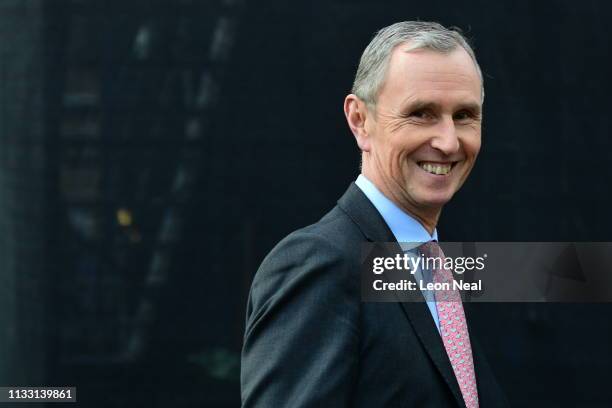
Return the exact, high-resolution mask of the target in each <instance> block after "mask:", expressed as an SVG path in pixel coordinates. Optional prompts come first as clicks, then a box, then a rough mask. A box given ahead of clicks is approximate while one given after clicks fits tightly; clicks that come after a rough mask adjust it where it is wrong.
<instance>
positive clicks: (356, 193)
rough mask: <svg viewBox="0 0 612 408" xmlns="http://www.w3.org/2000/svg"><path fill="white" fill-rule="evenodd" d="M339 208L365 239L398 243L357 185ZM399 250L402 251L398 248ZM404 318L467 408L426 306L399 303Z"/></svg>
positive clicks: (417, 303)
mask: <svg viewBox="0 0 612 408" xmlns="http://www.w3.org/2000/svg"><path fill="white" fill-rule="evenodd" d="M338 206H339V207H340V209H341V210H343V211H344V212H345V213H346V214H347V216H348V217H349V218H350V219H351V220H352V221H353V222H354V223H355V225H357V227H358V228H359V229H360V230H361V232H362V233H363V235H364V236H365V237H366V239H367V240H368V241H370V242H395V243H397V241H396V239H395V236H394V235H393V233H392V232H391V230H390V229H389V227H388V226H387V224H386V223H385V220H384V219H383V218H382V216H381V215H380V213H379V212H378V210H376V207H374V205H373V204H372V203H371V202H370V200H369V199H368V198H367V196H366V195H365V194H364V193H363V191H361V189H360V188H359V187H357V185H355V183H351V185H350V186H349V188H348V190H347V191H346V192H345V193H344V195H343V196H342V197H341V198H340V200H338ZM397 250H398V251H401V248H400V247H399V245H398V246H397ZM398 303H399V304H400V306H401V308H402V310H403V311H404V314H405V315H406V317H407V318H408V320H409V322H410V324H411V325H412V327H413V328H414V330H415V332H416V334H417V336H418V337H419V340H420V341H421V343H422V344H423V347H424V348H425V350H426V351H427V354H428V355H429V357H430V358H431V359H432V361H433V363H434V365H435V366H436V368H437V369H438V371H439V372H440V374H441V375H442V377H443V378H444V381H445V382H446V383H447V384H448V386H449V387H450V389H451V392H452V393H453V395H454V396H455V399H456V400H457V402H458V404H459V406H461V407H465V403H464V401H463V397H462V395H461V390H460V389H459V384H458V383H457V379H456V377H455V374H454V372H453V368H452V366H451V364H450V361H449V360H448V355H447V354H446V349H445V348H444V344H443V343H442V339H441V337H440V333H438V330H437V328H436V325H435V323H434V322H433V319H432V317H431V313H430V311H429V309H428V308H427V304H426V303H425V302H424V301H423V302H399V301H398Z"/></svg>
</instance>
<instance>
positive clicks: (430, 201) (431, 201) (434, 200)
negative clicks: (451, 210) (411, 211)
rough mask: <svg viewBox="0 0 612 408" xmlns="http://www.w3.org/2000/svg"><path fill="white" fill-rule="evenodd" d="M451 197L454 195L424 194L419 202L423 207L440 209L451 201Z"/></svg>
mask: <svg viewBox="0 0 612 408" xmlns="http://www.w3.org/2000/svg"><path fill="white" fill-rule="evenodd" d="M453 195H454V193H441V192H435V193H430V194H424V195H423V196H422V197H421V200H419V202H420V203H421V204H422V205H423V206H424V207H429V208H441V207H443V206H444V205H445V204H446V203H448V202H449V201H450V200H451V198H453Z"/></svg>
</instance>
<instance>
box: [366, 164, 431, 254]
mask: <svg viewBox="0 0 612 408" xmlns="http://www.w3.org/2000/svg"><path fill="white" fill-rule="evenodd" d="M355 184H357V187H359V188H360V189H361V191H363V193H364V194H365V195H366V197H368V199H369V200H370V201H371V202H372V204H373V205H374V207H376V209H377V210H378V212H379V213H380V215H381V216H382V217H383V219H384V220H385V222H386V223H387V225H388V226H389V229H390V230H391V232H392V233H393V235H394V236H395V239H396V240H397V242H399V243H401V244H402V248H403V249H404V250H408V249H412V248H414V247H416V246H418V243H422V242H429V241H432V240H434V241H437V240H438V230H437V229H434V232H433V234H431V235H430V234H429V232H427V230H426V229H425V227H423V225H421V223H420V222H418V221H417V220H416V219H414V218H413V217H412V216H410V215H408V214H407V213H406V212H405V211H404V210H402V209H401V208H399V207H398V206H397V205H396V204H395V203H394V202H393V201H391V200H389V199H388V198H387V197H386V196H385V195H384V194H383V193H381V192H380V190H379V189H378V188H376V186H375V185H374V183H372V182H371V181H370V180H368V179H367V178H366V177H365V176H364V175H363V174H360V175H359V177H357V180H356V181H355ZM411 243H412V245H405V244H411Z"/></svg>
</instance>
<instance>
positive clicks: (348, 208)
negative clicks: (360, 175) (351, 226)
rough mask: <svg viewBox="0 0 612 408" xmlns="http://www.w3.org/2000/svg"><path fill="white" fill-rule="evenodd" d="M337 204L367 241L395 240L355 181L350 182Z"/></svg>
mask: <svg viewBox="0 0 612 408" xmlns="http://www.w3.org/2000/svg"><path fill="white" fill-rule="evenodd" d="M338 206H339V207H340V208H341V209H342V210H343V211H344V212H345V213H346V214H347V215H348V216H349V218H350V219H351V220H352V221H353V222H354V223H355V225H357V227H358V228H359V229H360V230H361V232H362V233H363V235H365V237H366V238H367V239H368V241H370V242H396V240H395V236H394V235H393V233H392V232H391V230H390V229H389V227H388V226H387V224H386V223H385V220H384V219H383V218H382V216H381V215H380V213H379V212H378V210H376V207H374V205H373V204H372V203H371V202H370V200H368V198H367V197H366V195H365V194H364V193H363V191H361V189H359V187H357V185H356V184H355V183H351V185H350V186H349V188H348V190H346V192H345V193H344V195H343V196H342V197H341V198H340V200H338Z"/></svg>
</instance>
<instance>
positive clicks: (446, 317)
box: [421, 241, 478, 408]
mask: <svg viewBox="0 0 612 408" xmlns="http://www.w3.org/2000/svg"><path fill="white" fill-rule="evenodd" d="M421 250H422V252H423V255H425V257H428V258H435V259H437V258H439V259H440V260H441V261H442V268H441V269H434V270H433V281H434V283H436V284H438V283H449V284H450V285H451V286H450V288H451V289H450V290H436V291H435V292H434V293H435V297H436V308H437V309H438V317H439V319H440V332H441V335H442V341H443V343H444V348H446V354H448V359H449V360H450V362H451V364H452V366H453V371H454V372H455V377H456V378H457V382H458V383H459V388H460V389H461V394H462V395H463V400H464V401H465V405H466V406H467V408H478V391H477V389H476V375H475V373H474V361H473V360H472V346H471V345H470V337H469V334H468V329H467V323H466V321H465V314H464V313H463V304H462V303H461V295H460V294H459V291H458V290H456V289H453V287H452V282H453V274H452V272H451V271H449V270H448V269H444V266H443V265H444V253H443V252H442V248H440V245H438V243H437V242H435V241H430V242H427V243H425V244H423V245H422V246H421ZM438 262H439V261H437V262H436V264H437V263H438Z"/></svg>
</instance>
